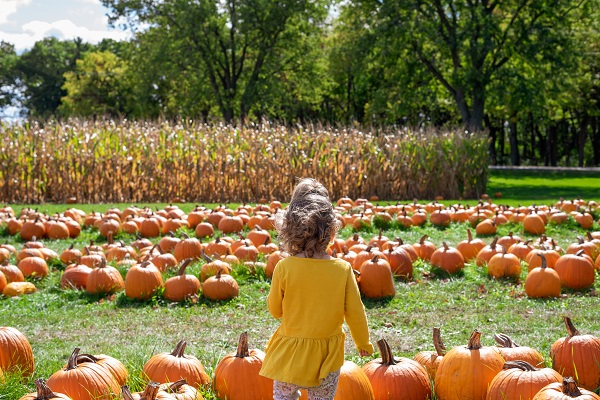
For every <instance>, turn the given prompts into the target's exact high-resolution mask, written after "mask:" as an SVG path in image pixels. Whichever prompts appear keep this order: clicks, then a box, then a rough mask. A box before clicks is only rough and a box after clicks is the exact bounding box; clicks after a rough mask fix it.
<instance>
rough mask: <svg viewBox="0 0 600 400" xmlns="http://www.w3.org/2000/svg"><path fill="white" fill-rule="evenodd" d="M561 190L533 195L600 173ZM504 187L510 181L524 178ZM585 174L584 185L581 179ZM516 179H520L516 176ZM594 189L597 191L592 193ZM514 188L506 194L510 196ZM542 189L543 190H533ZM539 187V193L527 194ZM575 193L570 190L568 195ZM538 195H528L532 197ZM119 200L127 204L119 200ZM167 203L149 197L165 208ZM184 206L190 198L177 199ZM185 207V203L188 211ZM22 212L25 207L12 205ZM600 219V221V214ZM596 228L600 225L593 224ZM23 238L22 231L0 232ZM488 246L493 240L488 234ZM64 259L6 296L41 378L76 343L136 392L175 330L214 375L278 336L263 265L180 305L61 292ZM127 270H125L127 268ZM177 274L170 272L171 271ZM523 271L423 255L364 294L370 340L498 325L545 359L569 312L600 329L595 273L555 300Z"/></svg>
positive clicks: (500, 181)
mask: <svg viewBox="0 0 600 400" xmlns="http://www.w3.org/2000/svg"><path fill="white" fill-rule="evenodd" d="M563 179H564V180H563V184H565V185H567V184H572V187H566V189H565V191H564V192H563V189H562V187H560V188H553V187H551V186H547V187H548V189H547V190H546V192H547V194H548V196H550V195H552V196H553V197H552V198H546V197H543V195H544V191H543V190H540V191H538V192H535V193H537V195H539V196H540V198H539V199H537V201H538V203H542V202H544V203H554V202H556V201H557V200H558V197H560V196H563V194H562V193H575V192H569V190H574V191H576V190H577V189H574V188H575V187H578V188H584V189H585V188H586V187H588V186H586V185H590V186H589V187H591V188H593V189H590V190H589V191H584V192H583V194H582V197H583V198H585V199H589V200H592V199H593V200H596V201H598V200H600V199H599V198H598V197H599V195H600V191H599V190H598V187H599V186H598V185H599V182H598V178H597V177H595V178H591V179H588V180H586V179H583V178H582V180H581V181H578V180H576V179H573V177H564V178H563ZM538 181H539V179H534V178H533V177H529V178H524V177H512V178H511V179H510V180H509V179H508V177H505V178H502V177H501V176H499V175H498V176H496V175H495V176H493V177H492V178H491V180H490V186H489V188H490V190H488V193H493V191H492V190H496V188H498V190H500V191H502V192H503V195H504V196H505V197H503V199H502V203H504V202H505V201H506V202H507V203H509V204H510V203H520V204H526V202H527V201H532V200H535V199H534V197H535V196H533V195H532V193H533V192H532V191H531V190H529V189H526V188H532V187H536V186H539V185H540V184H539V183H538ZM515 182H521V183H522V185H521V189H519V188H514V189H511V190H513V191H512V192H510V191H507V190H508V189H506V188H505V187H504V186H502V185H505V184H506V185H508V184H510V185H511V187H512V186H513V185H517V184H516V183H515ZM581 182H585V183H581ZM517 186H518V185H517ZM593 190H595V191H593ZM509 194H511V195H512V196H514V197H513V198H511V199H509V198H506V196H507V195H509ZM537 195H536V196H537ZM527 196H532V197H527ZM564 196H565V198H568V197H567V196H568V195H564ZM532 202H533V201H532ZM111 206H113V205H87V206H77V207H78V208H81V209H84V210H85V211H91V210H92V209H93V210H95V211H105V210H106V209H108V208H109V207H111ZM117 206H120V208H121V209H122V208H123V207H124V205H117ZM162 206H163V205H152V207H153V208H154V207H158V208H161V207H162ZM180 206H181V208H182V209H183V210H184V211H189V210H190V209H191V208H192V206H193V205H191V204H181V205H180ZM188 207H189V208H188ZM14 208H15V209H18V207H16V206H15V207H14ZM66 208H67V206H65V205H41V206H39V209H40V211H46V212H49V213H54V212H57V211H63V210H65V209H66ZM596 220H597V218H596ZM467 227H468V225H467V224H451V225H450V226H449V227H447V228H445V229H438V228H435V227H433V226H432V225H430V224H429V223H427V224H426V225H425V226H423V227H418V228H415V227H413V228H411V229H401V228H399V227H397V226H392V227H391V228H390V229H388V230H386V231H385V232H384V234H385V235H386V236H387V237H389V238H396V237H400V238H402V239H403V240H404V241H405V242H406V243H415V242H417V241H418V240H419V238H420V237H421V236H422V235H424V234H427V235H429V237H430V239H429V240H431V241H432V242H434V243H435V244H436V245H437V246H440V245H441V244H442V241H445V242H447V243H448V244H449V245H451V246H452V245H456V244H457V243H458V242H459V241H461V240H464V239H465V238H466V229H467ZM592 230H595V231H598V230H600V226H598V222H595V223H594V227H593V228H592ZM511 231H512V232H514V234H515V235H519V236H521V237H522V238H523V239H527V238H533V237H532V236H530V235H526V234H525V233H524V232H523V230H522V227H521V226H520V225H516V224H512V223H509V224H506V225H502V226H501V227H500V228H499V230H498V236H504V235H507V234H508V233H509V232H511ZM353 233H354V232H353V231H352V230H351V229H350V228H344V229H343V230H342V231H340V233H339V235H340V237H343V238H346V237H348V236H350V235H351V234H353ZM359 233H360V234H361V236H363V237H364V238H365V239H369V238H371V237H373V236H375V235H377V230H376V229H370V230H366V231H361V232H359ZM581 234H584V231H583V230H582V229H581V228H579V227H578V225H577V224H576V223H575V222H574V221H572V220H571V221H569V222H568V223H567V224H565V225H561V226H553V225H549V226H548V229H547V235H548V236H550V237H553V238H555V239H556V240H557V242H558V244H559V245H560V246H561V247H563V248H566V247H567V246H568V244H569V243H572V242H575V241H576V236H577V235H581ZM0 239H2V241H3V242H4V240H8V241H9V243H14V244H16V246H17V247H18V248H20V247H21V246H22V241H21V240H20V239H16V238H11V237H2V238H0ZM117 239H121V240H123V241H124V242H126V243H128V242H131V241H132V240H133V239H134V238H133V236H131V235H126V234H121V235H120V236H119V237H117ZM483 239H484V241H485V242H486V243H490V242H491V240H492V238H491V237H483ZM89 240H94V241H95V242H99V243H101V242H103V241H104V240H103V239H102V238H101V237H100V236H99V235H98V233H97V231H95V230H92V229H89V228H86V229H84V230H83V232H82V234H81V235H80V237H78V238H77V239H74V240H73V239H71V240H64V241H46V245H47V246H48V247H50V248H52V249H54V250H55V251H57V252H58V253H60V252H61V251H62V250H64V249H65V248H67V247H68V246H70V245H71V244H74V245H75V246H76V247H79V248H81V247H83V246H84V245H86V244H87V243H89ZM200 265H201V264H200V263H195V264H193V265H192V266H191V267H190V268H189V269H188V273H193V274H196V275H197V274H198V272H199V268H200ZM63 268H64V266H62V265H60V264H59V263H56V264H54V265H53V271H52V273H51V274H50V276H49V277H48V278H46V279H45V280H43V281H41V282H38V283H36V285H37V286H38V287H39V289H40V290H39V291H38V292H37V293H35V294H32V295H29V296H24V297H20V298H10V299H8V298H2V297H1V296H0V326H13V327H15V328H17V329H19V330H20V331H21V332H23V333H24V334H25V335H26V336H27V338H28V339H29V341H30V342H31V344H32V347H33V351H34V355H35V359H36V372H35V374H34V378H39V377H41V378H48V377H49V376H50V375H51V374H52V373H53V372H55V371H57V370H58V369H59V368H61V367H62V366H63V365H64V364H65V362H66V360H67V358H68V356H69V355H70V353H71V352H72V351H73V348H74V347H80V348H81V349H82V352H85V353H91V354H108V355H110V356H113V357H116V358H118V359H119V360H121V361H122V362H123V363H124V364H125V365H126V366H127V368H128V370H129V372H130V379H129V382H128V384H129V386H130V387H131V388H132V389H133V390H141V389H142V387H143V385H144V383H143V382H144V380H143V373H142V367H143V364H144V363H145V361H147V360H148V359H149V358H150V357H151V356H152V355H153V354H156V353H158V352H167V351H168V352H170V351H172V350H173V348H174V347H175V345H176V343H177V342H178V341H179V340H180V339H185V340H186V341H187V342H188V347H187V351H186V352H187V353H188V354H191V355H194V356H196V357H198V358H199V359H200V360H201V361H202V362H203V364H204V366H205V368H206V369H207V372H208V373H209V374H212V372H213V370H214V368H215V366H216V364H217V363H218V361H219V360H220V359H221V358H222V357H223V356H224V355H225V354H227V353H229V352H233V351H235V347H236V344H237V339H238V337H239V335H240V334H241V333H242V332H244V331H247V332H248V333H249V336H250V346H251V347H253V348H260V349H264V346H265V344H266V342H267V340H268V339H269V337H270V335H271V333H272V332H273V331H274V330H275V328H276V326H277V321H276V320H275V319H273V318H272V317H271V316H270V314H269V313H268V310H267V308H266V304H265V299H266V296H267V294H268V291H269V281H268V279H266V278H265V277H264V275H262V274H258V275H251V274H250V273H249V271H248V270H247V269H246V268H244V267H243V266H239V267H237V268H235V269H234V271H233V275H234V277H235V278H236V280H238V282H239V284H240V296H239V297H238V298H236V299H234V300H231V301H227V302H211V301H208V300H206V299H204V298H202V297H199V298H198V299H196V300H194V301H189V302H186V303H183V304H173V303H169V302H166V301H164V300H163V299H162V298H161V297H160V295H157V296H156V297H155V298H153V299H152V300H149V301H145V302H138V301H132V300H130V299H128V298H127V297H125V295H124V294H123V293H119V294H117V295H114V296H110V297H106V298H103V297H99V296H92V295H89V294H87V293H85V292H79V291H73V290H62V289H60V286H59V280H60V275H61V273H62V269H63ZM123 272H124V271H123ZM171 275H173V273H172V272H171V273H168V274H167V275H165V277H164V278H165V279H166V278H167V277H168V276H171ZM525 276H526V268H524V271H523V272H522V274H521V278H520V279H518V280H495V279H491V278H489V277H488V275H487V270H486V268H485V267H477V266H476V265H474V264H468V265H467V266H466V268H465V269H464V270H463V271H462V272H460V273H458V274H457V275H455V276H448V275H446V274H444V273H442V272H441V271H438V270H435V269H433V268H432V267H431V266H430V265H429V264H427V263H425V262H421V261H418V262H417V263H416V264H415V275H414V278H413V280H411V281H410V282H405V281H400V280H398V281H396V283H395V286H396V296H395V297H393V298H389V299H385V300H369V299H364V304H365V307H366V310H367V315H368V318H369V328H370V332H371V341H372V342H373V343H375V341H377V340H378V339H380V338H385V339H386V340H387V341H388V342H389V343H390V345H391V347H392V350H393V351H394V353H395V355H396V356H405V357H411V358H412V357H413V356H414V355H415V354H416V353H417V352H419V351H421V350H433V345H432V343H431V329H432V328H433V327H434V326H437V327H440V328H441V332H442V337H443V339H444V341H445V344H446V347H447V348H448V349H450V348H452V347H454V346H458V345H464V344H466V342H467V341H468V338H469V335H470V333H471V332H472V331H473V330H474V329H480V330H481V331H482V333H483V344H484V345H487V346H491V345H493V344H494V340H493V334H494V333H500V332H502V333H505V334H508V335H510V336H511V337H512V338H513V339H514V341H515V342H517V343H518V344H520V345H527V346H531V347H534V348H536V349H537V350H539V351H540V352H541V353H542V354H543V355H544V357H545V358H546V363H547V364H548V365H550V359H549V350H550V346H551V344H552V343H553V342H554V341H555V340H557V339H558V338H560V337H564V336H565V335H566V330H565V328H564V325H563V322H562V317H563V316H565V315H568V316H571V317H572V319H573V321H574V323H575V325H576V326H577V328H578V329H579V330H580V331H581V332H582V333H586V334H593V335H595V336H600V307H599V304H600V300H599V298H598V291H599V290H600V280H598V279H596V283H595V285H594V286H593V287H592V288H590V289H589V290H586V291H583V292H572V291H568V290H566V291H565V290H563V296H562V297H561V298H559V299H553V300H533V299H529V298H528V297H527V296H526V295H525V293H524V289H523V281H524V279H525ZM347 334H348V338H347V341H346V354H347V356H346V358H347V359H349V360H352V361H355V362H356V363H358V364H359V365H362V364H364V363H366V362H367V361H369V360H370V359H372V358H375V357H376V356H377V354H376V355H373V356H372V357H366V358H362V359H361V358H360V357H359V356H358V355H357V352H356V350H355V349H354V346H353V343H352V341H351V339H350V336H349V333H347ZM33 389H34V386H33V378H32V379H29V380H27V381H25V382H20V381H19V380H18V379H17V378H16V377H15V376H10V375H9V376H8V377H7V380H6V382H5V383H3V384H1V383H0V399H2V400H17V399H19V398H20V397H21V396H22V395H24V394H25V393H27V392H31V391H33ZM203 394H204V398H205V399H214V395H213V393H212V392H211V391H210V390H207V391H205V392H204V393H203Z"/></svg>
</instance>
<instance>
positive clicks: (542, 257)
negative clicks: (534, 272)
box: [537, 253, 548, 269]
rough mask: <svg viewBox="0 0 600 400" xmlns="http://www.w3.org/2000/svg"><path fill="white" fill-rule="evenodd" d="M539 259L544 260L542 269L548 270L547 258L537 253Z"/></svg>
mask: <svg viewBox="0 0 600 400" xmlns="http://www.w3.org/2000/svg"><path fill="white" fill-rule="evenodd" d="M537 255H538V256H539V257H541V259H542V265H540V268H541V269H544V268H548V262H547V261H546V256H545V255H544V254H543V253H537Z"/></svg>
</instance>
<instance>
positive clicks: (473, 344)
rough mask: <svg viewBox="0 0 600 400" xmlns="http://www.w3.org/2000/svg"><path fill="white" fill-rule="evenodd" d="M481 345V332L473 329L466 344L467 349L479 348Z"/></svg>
mask: <svg viewBox="0 0 600 400" xmlns="http://www.w3.org/2000/svg"><path fill="white" fill-rule="evenodd" d="M482 347H483V346H482V345H481V332H479V331H478V330H477V329H475V330H474V331H473V333H472V334H471V338H470V339H469V344H468V345H467V348H468V349H469V350H479V349H480V348H482Z"/></svg>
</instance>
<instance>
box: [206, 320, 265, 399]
mask: <svg viewBox="0 0 600 400" xmlns="http://www.w3.org/2000/svg"><path fill="white" fill-rule="evenodd" d="M264 358H265V353H263V352H262V351H261V350H258V349H249V348H248V333H247V332H244V333H242V334H241V335H240V339H239V341H238V346H237V351H235V352H233V353H229V354H227V355H226V356H225V357H223V358H222V359H221V360H220V361H219V363H218V364H217V367H216V368H215V377H214V380H213V384H212V387H213V390H214V391H215V392H216V393H217V397H218V398H220V399H225V398H227V399H231V400H251V399H256V400H263V399H264V400H267V399H272V398H273V380H272V379H269V378H265V377H264V376H261V375H259V371H260V368H261V367H262V363H263V360H264Z"/></svg>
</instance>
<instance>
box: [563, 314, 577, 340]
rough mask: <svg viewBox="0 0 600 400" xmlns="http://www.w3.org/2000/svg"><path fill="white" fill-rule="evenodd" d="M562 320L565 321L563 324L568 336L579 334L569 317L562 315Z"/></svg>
mask: <svg viewBox="0 0 600 400" xmlns="http://www.w3.org/2000/svg"><path fill="white" fill-rule="evenodd" d="M564 322H565V326H566V327H567V332H568V333H569V337H573V336H577V335H580V333H579V331H578V330H577V328H575V325H573V321H571V318H569V317H564Z"/></svg>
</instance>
